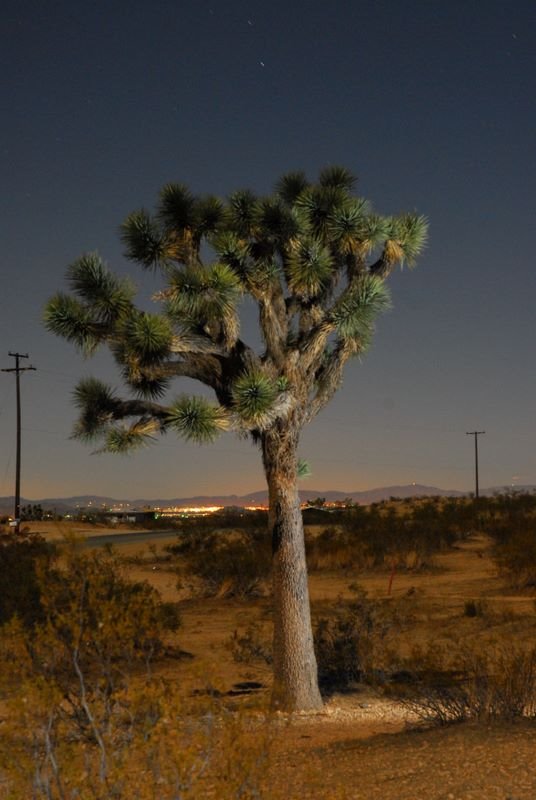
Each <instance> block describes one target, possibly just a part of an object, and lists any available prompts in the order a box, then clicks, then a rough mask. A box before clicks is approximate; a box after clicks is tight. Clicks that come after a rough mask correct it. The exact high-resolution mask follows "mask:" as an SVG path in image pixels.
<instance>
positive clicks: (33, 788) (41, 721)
mask: <svg viewBox="0 0 536 800" xmlns="http://www.w3.org/2000/svg"><path fill="white" fill-rule="evenodd" d="M63 705H64V701H63V699H62V697H61V695H59V694H56V693H54V691H52V690H51V687H50V686H48V685H47V684H46V683H45V682H41V681H40V680H39V679H38V677H37V676H33V677H28V679H27V680H26V681H25V682H24V683H23V684H20V685H19V686H18V687H17V689H16V690H15V692H14V694H13V695H12V697H11V698H10V700H9V703H8V711H9V717H8V719H7V720H4V724H3V730H2V737H1V739H0V783H1V786H2V797H6V798H7V799H8V800H16V799H18V798H23V797H25V798H26V797H28V798H30V797H31V798H34V800H75V798H77V800H111V798H114V800H156V798H158V800H176V798H181V800H195V799H196V798H200V797H218V798H221V799H222V800H238V798H241V800H254V798H255V800H262V798H268V797H270V798H271V797H273V795H272V794H271V793H268V792H267V791H266V790H265V787H264V775H265V772H266V766H267V764H268V761H269V759H270V754H271V742H272V739H273V734H272V727H271V725H270V723H269V722H265V721H263V720H262V718H259V717H258V715H256V716H255V718H248V717H247V716H246V715H244V714H240V713H234V712H232V711H230V710H229V709H227V708H226V707H225V706H224V705H223V704H222V703H221V702H220V701H218V700H217V699H214V698H213V697H211V698H208V699H207V698H203V699H202V700H200V699H199V698H196V699H195V701H193V700H192V699H191V698H187V697H185V696H184V695H183V694H182V693H181V692H180V688H179V687H178V686H177V682H176V681H174V682H166V681H164V680H161V679H155V678H151V679H148V680H144V681H143V682H136V681H135V680H132V681H130V682H129V684H128V685H127V686H125V688H124V690H123V692H122V695H121V703H120V704H119V703H118V704H116V705H115V706H114V710H113V714H112V715H110V717H109V718H108V719H107V721H106V725H103V724H102V717H101V715H100V710H99V708H98V707H95V706H94V704H93V703H91V704H90V706H89V707H90V710H91V713H92V715H93V721H94V725H95V727H96V729H97V730H98V731H99V737H98V739H93V740H92V739H91V738H90V737H87V736H84V737H81V736H80V734H79V731H78V729H77V727H76V725H75V724H74V723H73V720H72V719H71V718H70V717H69V716H67V715H65V714H64V712H63V708H62V706H63Z"/></svg>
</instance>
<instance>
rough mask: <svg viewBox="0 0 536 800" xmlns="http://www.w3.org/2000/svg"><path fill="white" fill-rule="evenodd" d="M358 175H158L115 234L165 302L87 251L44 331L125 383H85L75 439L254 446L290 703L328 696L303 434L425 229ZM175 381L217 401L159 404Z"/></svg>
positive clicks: (110, 446)
mask: <svg viewBox="0 0 536 800" xmlns="http://www.w3.org/2000/svg"><path fill="white" fill-rule="evenodd" d="M354 184H355V178H354V177H353V176H352V175H351V174H350V172H348V170H346V169H344V168H341V167H328V168H326V169H324V170H323V171H321V173H320V176H319V180H318V182H316V183H310V182H309V181H308V180H307V178H306V177H305V175H304V174H303V173H301V172H295V173H290V174H287V175H285V176H283V177H282V178H281V179H280V180H279V182H278V183H277V186H276V189H275V192H274V194H272V195H270V196H266V197H256V196H255V195H254V194H253V193H252V192H250V191H237V192H235V193H234V194H232V195H231V196H230V197H229V198H228V199H226V200H220V199H218V198H216V197H213V196H202V197H196V196H194V195H193V194H192V193H191V192H190V191H189V189H188V188H186V187H185V186H183V185H180V184H174V183H171V184H167V185H166V186H164V187H163V189H162V190H161V192H160V197H159V201H158V205H157V210H156V214H155V215H150V214H149V213H148V212H147V211H145V210H140V211H135V212H133V213H132V214H130V215H129V216H128V217H127V219H126V220H125V222H124V223H123V225H122V228H121V235H122V239H123V242H124V244H125V248H126V256H127V258H129V259H130V260H132V261H134V262H136V263H137V264H139V265H141V267H142V268H143V269H146V270H158V271H159V272H160V273H161V275H162V277H163V279H164V288H162V289H161V290H160V291H159V292H158V293H157V294H156V295H155V296H154V300H155V301H156V302H157V303H159V304H160V311H159V312H158V313H148V312H146V311H142V310H139V309H138V308H136V306H135V305H134V302H133V298H134V288H133V286H132V285H131V283H130V282H129V281H127V280H124V279H119V278H117V277H116V276H114V275H113V273H111V272H110V271H109V270H108V268H107V267H106V266H105V264H104V263H103V262H102V261H101V259H100V258H99V257H98V256H97V255H95V254H88V255H84V256H82V257H81V258H80V259H79V260H78V261H76V262H75V263H74V264H72V265H71V267H69V270H68V273H67V277H68V281H69V283H70V286H71V289H72V292H73V294H69V295H68V294H65V293H58V294H56V295H55V296H54V297H52V298H51V299H50V301H49V302H48V304H47V306H46V310H45V325H46V327H47V328H48V329H49V330H50V331H52V332H54V333H56V334H58V335H60V336H62V337H64V338H66V339H67V340H69V341H71V342H73V343H74V344H75V345H76V346H77V347H78V348H79V349H80V350H81V351H82V353H83V354H84V355H86V356H88V355H91V354H92V353H94V352H95V350H96V349H97V348H98V347H99V346H100V345H102V344H106V345H108V347H109V348H110V350H111V352H112V353H113V355H114V357H115V360H116V362H117V364H118V367H119V370H120V372H121V374H122V377H123V379H124V382H125V384H126V386H127V387H128V389H129V390H130V391H131V397H130V398H129V399H122V398H120V397H118V396H117V394H116V393H115V391H113V390H112V389H111V388H110V387H109V386H107V385H105V384H103V383H101V382H100V381H98V380H96V379H93V378H89V379H85V380H82V381H81V382H80V383H79V384H78V386H77V388H76V390H75V402H76V404H77V406H78V407H79V409H80V416H79V420H78V422H77V425H76V430H75V435H76V436H77V437H78V438H80V439H82V440H84V441H90V442H92V441H94V440H99V439H100V440H102V443H103V444H102V449H103V450H106V451H110V452H116V453H125V452H129V451H131V450H132V449H134V448H136V447H138V446H140V445H143V444H145V443H147V442H148V441H149V440H150V439H151V438H153V437H154V436H155V434H162V433H165V432H167V431H174V432H176V433H178V434H179V435H181V436H184V437H185V438H186V439H188V440H193V441H196V442H202V443H203V442H211V441H213V440H214V439H215V438H216V437H217V436H218V435H219V434H220V433H221V432H222V431H226V430H231V431H236V432H238V433H241V434H244V433H246V434H247V435H248V436H249V437H250V438H251V440H252V441H253V442H254V443H255V444H257V445H258V446H259V447H260V449H261V452H262V461H263V466H264V471H265V475H266V480H267V483H268V490H269V505H270V508H269V526H270V531H271V536H272V549H273V563H272V566H273V591H274V647H273V652H274V685H273V695H272V697H273V704H274V706H276V707H278V708H284V709H288V710H296V709H299V710H308V709H317V708H320V707H321V705H322V701H321V697H320V693H319V690H318V679H317V666H316V660H315V654H314V648H313V636H312V630H311V619H310V608H309V594H308V586H307V568H306V562H305V548H304V538H303V523H302V516H301V512H300V502H299V495H298V489H297V480H298V473H299V461H298V444H299V439H300V433H301V430H302V428H303V427H304V425H306V424H307V423H309V422H310V421H311V420H312V419H313V418H314V417H315V416H316V415H317V414H318V412H319V411H320V410H321V409H322V408H323V407H324V406H325V405H326V404H327V403H328V402H329V400H330V399H331V398H332V397H333V395H334V393H335V392H336V390H337V389H338V388H339V386H340V384H341V381H342V376H343V369H344V366H345V364H346V362H347V361H348V359H350V358H351V357H353V356H356V355H360V354H362V353H363V352H364V351H365V350H366V348H367V345H368V344H369V342H370V339H371V335H372V332H373V328H374V320H375V317H376V315H377V314H378V313H379V312H381V311H383V310H384V309H386V308H388V306H389V294H388V290H387V288H386V284H385V281H386V279H387V278H388V276H389V275H390V273H391V272H392V271H393V269H394V268H395V267H396V266H397V265H402V264H404V263H405V262H406V263H407V264H408V265H409V266H412V265H413V264H414V261H415V258H416V256H417V255H418V254H419V253H420V252H421V250H422V249H423V247H424V245H425V242H426V236H427V223H426V220H425V219H424V218H423V217H421V216H418V215H416V214H404V215H401V216H397V217H381V216H378V215H377V214H374V213H373V212H372V210H371V208H370V205H369V203H368V202H367V201H366V200H364V199H363V198H361V197H358V196H356V195H355V194H354V193H353V188H354ZM209 249H210V251H211V252H212V253H213V254H214V260H212V261H207V260H206V259H205V258H204V254H205V253H206V252H207V251H209ZM243 295H249V296H250V297H251V298H252V299H253V300H254V301H255V303H256V304H257V307H258V312H259V326H260V332H261V335H262V339H263V343H264V347H263V351H262V352H260V353H259V352H256V351H255V350H254V349H253V348H252V347H250V346H248V345H247V344H246V343H245V342H244V341H243V340H242V339H241V338H240V324H239V304H240V301H241V298H242V296H243ZM182 376H186V377H188V378H194V379H197V380H199V381H200V382H201V383H203V384H205V385H206V386H208V387H210V388H211V389H212V390H213V391H214V394H215V399H216V402H215V403H211V402H209V401H207V400H206V399H204V398H200V397H189V396H185V395H179V396H178V397H175V398H173V399H168V388H169V386H170V384H171V382H172V381H173V380H174V379H175V378H179V377H182Z"/></svg>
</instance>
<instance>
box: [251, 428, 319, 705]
mask: <svg viewBox="0 0 536 800" xmlns="http://www.w3.org/2000/svg"><path fill="white" fill-rule="evenodd" d="M298 438H299V433H298V429H297V426H296V427H294V426H292V425H291V424H290V423H288V422H287V423H280V424H278V425H277V426H276V428H275V429H272V430H270V431H268V432H266V433H265V434H263V437H262V450H263V462H264V469H265V472H266V479H267V482H268V490H269V498H270V511H269V524H270V530H271V533H272V552H273V557H272V568H273V591H274V641H273V656H274V683H273V689H272V705H273V707H274V708H284V709H285V710H287V711H293V710H297V709H299V710H300V711H310V710H316V709H320V708H321V707H322V698H321V696H320V691H319V689H318V671H317V665H316V657H315V653H314V646H313V632H312V626H311V612H310V606H309V588H308V583H307V564H306V560H305V541H304V534H303V520H302V515H301V509H300V500H299V495H298V489H297V456H296V452H297V445H298Z"/></svg>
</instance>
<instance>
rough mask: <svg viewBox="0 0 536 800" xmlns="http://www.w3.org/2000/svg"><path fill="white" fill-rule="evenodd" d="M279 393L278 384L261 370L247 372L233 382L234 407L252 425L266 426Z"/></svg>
mask: <svg viewBox="0 0 536 800" xmlns="http://www.w3.org/2000/svg"><path fill="white" fill-rule="evenodd" d="M278 393H279V390H278V386H277V384H276V383H274V381H273V380H271V378H269V377H268V376H267V375H265V374H264V373H262V372H260V371H251V372H247V373H245V374H244V375H241V376H240V377H239V378H238V380H236V381H235V383H234V384H233V388H232V396H233V409H234V411H235V412H236V413H237V414H238V416H239V417H240V418H241V419H242V420H244V421H245V422H246V423H248V424H250V425H251V426H253V427H258V426H264V425H265V424H266V420H267V418H269V417H270V414H271V412H272V409H273V406H274V403H275V400H276V398H277V395H278Z"/></svg>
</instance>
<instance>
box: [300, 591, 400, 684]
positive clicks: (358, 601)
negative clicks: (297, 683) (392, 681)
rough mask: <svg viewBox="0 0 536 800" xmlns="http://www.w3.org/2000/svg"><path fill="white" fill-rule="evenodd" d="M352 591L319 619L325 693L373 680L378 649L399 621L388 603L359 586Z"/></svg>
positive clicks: (317, 633) (317, 650) (320, 667)
mask: <svg viewBox="0 0 536 800" xmlns="http://www.w3.org/2000/svg"><path fill="white" fill-rule="evenodd" d="M353 591H354V597H352V599H351V600H349V601H345V600H342V599H341V598H339V600H338V601H337V603H336V604H335V605H334V607H333V609H331V613H330V614H329V615H328V616H322V617H320V618H319V619H317V620H316V624H315V628H314V642H315V653H316V659H317V664H318V679H319V683H320V686H321V688H322V690H323V691H325V692H330V691H334V690H337V689H338V690H340V689H345V688H348V687H349V686H350V685H351V684H353V683H356V682H360V681H363V680H368V679H372V677H373V675H374V674H375V672H377V671H378V669H377V668H378V667H379V666H380V660H379V659H378V652H377V651H378V649H379V647H381V643H382V642H383V640H384V639H385V637H386V635H387V633H388V631H389V630H390V629H391V627H392V626H393V625H395V624H398V622H397V620H396V619H395V615H393V614H392V613H391V608H390V607H389V606H388V605H386V604H384V603H381V602H378V601H374V600H371V599H370V598H368V597H367V594H366V592H365V591H363V590H362V589H360V588H359V587H353Z"/></svg>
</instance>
